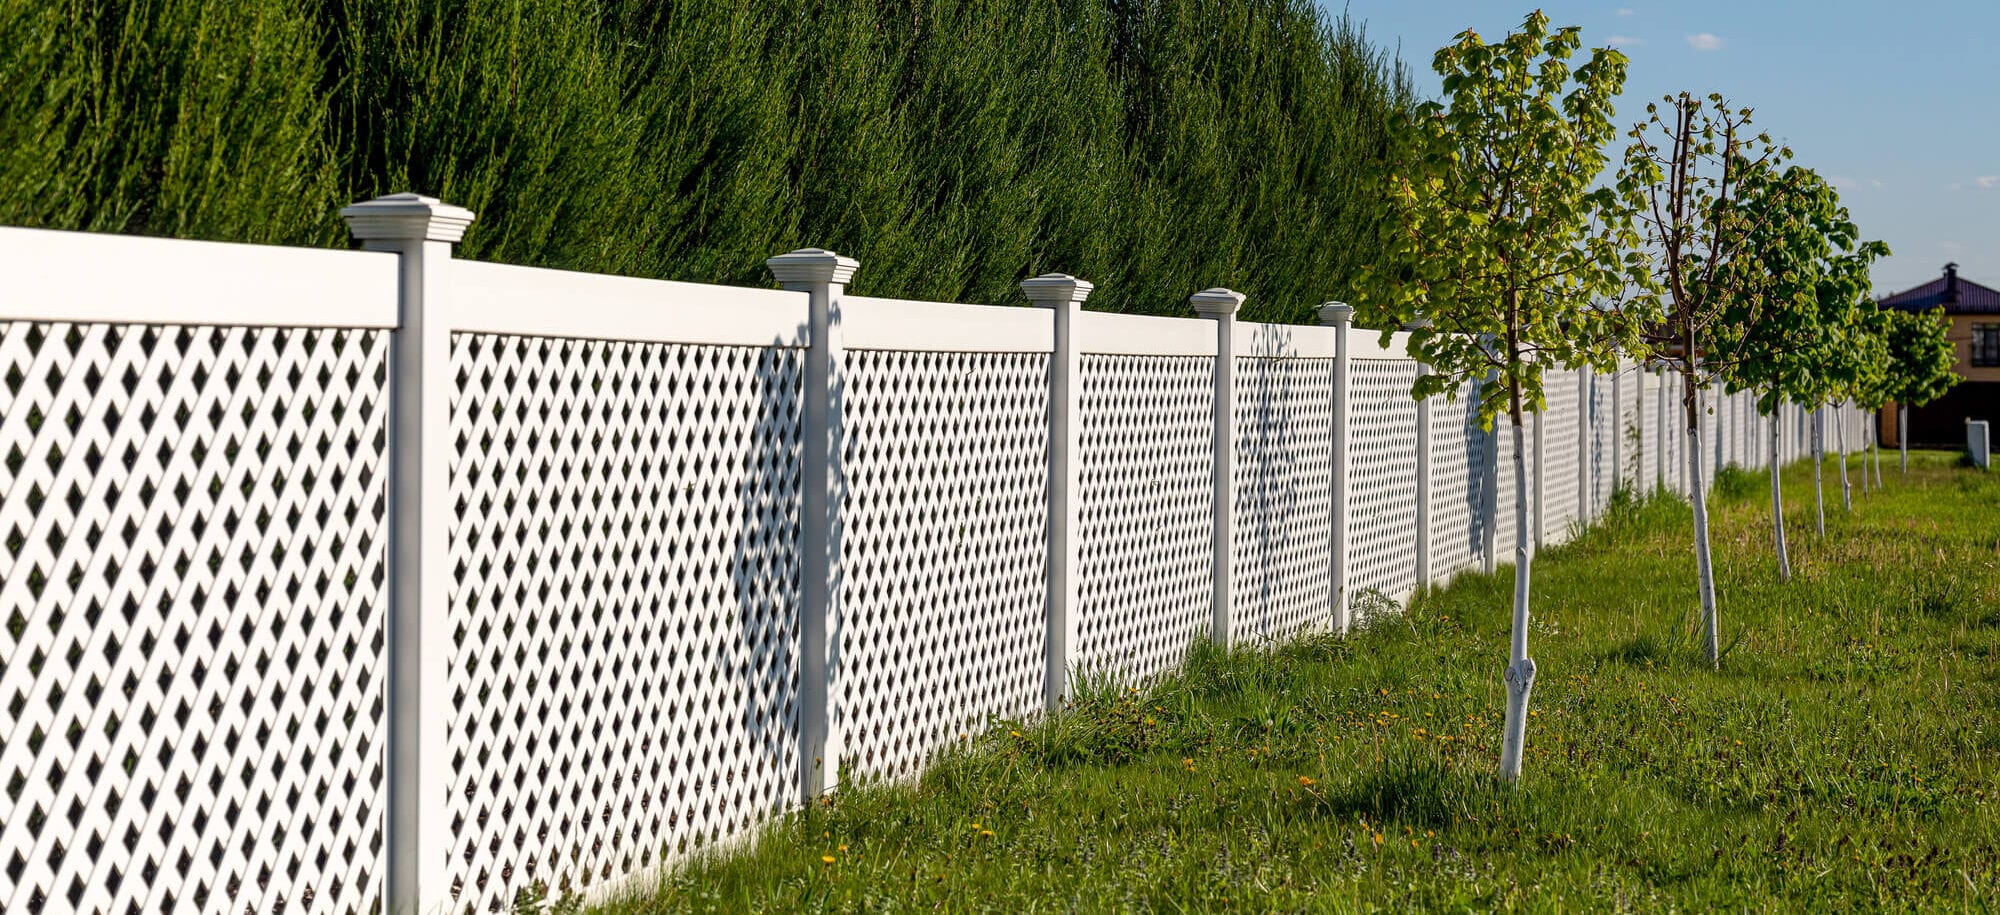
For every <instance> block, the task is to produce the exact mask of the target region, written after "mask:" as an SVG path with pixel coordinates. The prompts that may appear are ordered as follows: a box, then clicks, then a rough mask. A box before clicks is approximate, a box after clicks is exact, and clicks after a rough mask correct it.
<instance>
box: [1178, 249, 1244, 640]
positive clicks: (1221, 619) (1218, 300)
mask: <svg viewBox="0 0 2000 915" xmlns="http://www.w3.org/2000/svg"><path fill="white" fill-rule="evenodd" d="M1188 304H1189V305H1192V306H1194V310H1195V313H1196V314H1199V315H1201V316H1202V317H1205V318H1214V319H1215V507H1214V509H1215V510H1214V517H1215V533H1214V540H1215V544H1214V546H1215V576H1214V579H1215V596H1214V598H1213V600H1214V608H1213V609H1214V613H1215V619H1214V622H1213V624H1212V627H1211V630H1210V633H1209V636H1210V638H1212V639H1214V640H1215V643H1216V644H1217V645H1220V646H1222V647H1224V648H1227V647H1229V637H1230V631H1229V629H1230V619H1229V615H1230V614H1229V573H1230V556H1231V555H1232V553H1233V550H1232V542H1233V541H1234V540H1235V539H1236V538H1235V530H1236V525H1235V523H1234V518H1235V514H1236V334H1235V330H1236V310H1237V309H1238V308H1241V307H1243V294H1242V293H1240V292H1234V291H1231V290H1228V289H1220V288H1216V289H1204V290H1202V291H1200V292H1197V293H1195V294H1194V295H1192V296H1189V297H1188Z"/></svg>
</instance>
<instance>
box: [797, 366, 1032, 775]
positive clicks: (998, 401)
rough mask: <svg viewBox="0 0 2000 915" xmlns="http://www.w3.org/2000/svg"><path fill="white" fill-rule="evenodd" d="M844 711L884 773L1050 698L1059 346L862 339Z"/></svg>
mask: <svg viewBox="0 0 2000 915" xmlns="http://www.w3.org/2000/svg"><path fill="white" fill-rule="evenodd" d="M848 365H849V370H848V376H847V377H848V388H847V395H846V399H845V404H844V413H843V416H844V417H845V428H846V434H847V479H848V488H847V502H846V505H845V507H844V509H843V510H844V512H845V516H844V517H845V522H844V523H845V525H846V527H845V533H844V534H843V541H842V547H841V556H842V563H843V568H844V574H845V578H844V580H843V584H842V591H841V606H842V608H843V609H842V612H843V614H844V619H843V620H842V624H841V625H842V628H841V635H840V638H841V662H840V673H839V690H838V696H839V699H838V712H837V714H838V715H839V716H840V718H839V720H840V727H841V733H842V735H843V740H844V742H845V747H846V753H847V754H848V756H849V757H850V758H851V759H852V760H853V761H854V762H855V764H856V765H857V766H858V769H857V771H858V772H860V773H863V774H870V775H896V774H904V773H910V772H914V771H916V770H917V768H918V767H920V766H921V765H922V764H923V762H924V760H925V759H926V758H927V757H928V756H929V755H930V754H931V753H932V752H933V751H935V750H937V749H939V748H941V747H944V746H946V745H948V744H950V743H952V742H954V741H957V740H959V739H960V737H961V735H964V734H969V733H971V732H974V731H978V730H981V729H982V728H983V727H984V725H985V722H986V721H987V720H988V719H989V718H990V717H993V716H1008V717H1012V716H1020V715H1025V714H1028V713H1029V712H1031V711H1033V710H1035V709H1039V708H1040V707H1041V703H1042V695H1043V679H1044V664H1045V659H1044V656H1043V647H1042V646H1043V642H1044V635H1045V632H1044V629H1045V625H1046V622H1045V617H1046V604H1047V594H1046V590H1045V589H1046V583H1045V574H1046V572H1045V570H1046V569H1047V555H1048V535H1047V529H1048V503H1047V494H1048V415H1049V414H1048V410H1049V406H1048V394H1049V392H1048V388H1049V384H1048V372H1049V360H1048V356H1047V355H1046V354H992V353H911V352H890V351H874V352H854V353H850V354H849V355H848Z"/></svg>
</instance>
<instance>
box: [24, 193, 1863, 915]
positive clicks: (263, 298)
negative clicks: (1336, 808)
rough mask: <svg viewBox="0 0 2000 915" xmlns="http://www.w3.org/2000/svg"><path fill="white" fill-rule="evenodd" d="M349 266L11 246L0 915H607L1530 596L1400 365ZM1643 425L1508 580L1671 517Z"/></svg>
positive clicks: (359, 259)
mask: <svg viewBox="0 0 2000 915" xmlns="http://www.w3.org/2000/svg"><path fill="white" fill-rule="evenodd" d="M349 216H350V222H351V224H352V225H353V227H354V230H355V234H356V235H357V236H358V237H361V238H362V239H364V240H365V241H366V243H367V245H368V246H369V247H370V248H372V249H375V250H369V251H354V252H338V251H305V250H292V249H282V248H269V247H250V246H239V245H216V244H206V243H197V242H181V241H164V240H147V239H131V238H116V237H105V236H92V235H82V234H70V233H58V232H42V231H30V230H17V229H0V377H4V380H5V384H4V387H0V458H4V463H0V534H4V536H5V538H6V550H5V551H4V553H0V620H4V621H5V627H4V629H0V781H4V783H5V785H6V791H5V792H4V793H0V910H5V911H9V912H15V911H19V912H37V913H39V912H86V911H88V912H99V911H105V912H110V911H117V912H126V911H141V912H152V911H165V910H169V909H179V910H190V911H220V910H225V909H227V910H234V911H246V910H247V911H279V910H285V911H293V910H296V911H313V912H319V911H325V912H366V911H375V910H377V909H378V908H380V907H382V906H384V905H385V904H386V905H387V906H388V907H391V908H396V909H398V910H420V911H444V910H450V911H500V910H504V909H506V908H508V907H509V906H510V905H511V904H512V902H513V900H514V899H515V897H516V895H517V894H518V893H519V892H520V891H522V890H523V889H526V888H529V887H531V886H533V885H534V884H535V883H536V882H538V881H540V882H544V883H546V884H547V885H550V886H553V887H558V888H560V887H575V888H579V889H582V890H585V891H589V892H602V891H604V890H606V889H609V888H615V887H618V886H623V885H629V884H630V883H631V881H633V880H635V879H643V878H644V877H645V875H648V874H651V873H654V872H656V871H657V870H658V869H659V868H660V867H662V866H665V865H667V864H669V863H670V862H672V861H673V860H675V859H676V858H677V857H678V856H680V855H683V854H685V853H686V852H687V851H689V850H691V849H695V848H699V847H704V846H709V845H713V844H715V843H719V842H725V841H729V840H732V839H734V838H737V837H741V836H743V835H745V834H746V833H747V832H748V831H749V830H750V829H752V828H753V827H754V826H756V825H757V824H759V823H761V822H763V821H765V820H767V819H768V818H770V817H771V816H773V815H776V814H779V813H782V812H784V811H787V810H791V809H795V808H796V807H798V806H799V805H800V804H801V803H804V802H807V801H808V800H810V799H811V798H813V797H815V796H817V795H818V794H819V793H820V792H822V791H825V790H829V789H831V788H833V787H834V786H836V785H837V784H838V782H839V779H840V778H841V776H842V774H843V770H845V771H847V772H852V773H855V774H857V775H861V776H890V777H900V776H907V775H909V774H911V773H914V772H917V771H919V770H920V769H921V767H922V766H923V764H924V762H925V760H926V759H927V758H929V757H930V756H931V754H933V753H934V752H936V751H937V750H938V749H940V748H942V747H946V746H949V745H951V744H952V743H954V742H956V741H958V740H961V739H962V738H964V737H965V736H966V735H968V734H971V733H973V732H974V731H975V730H978V729H980V728H983V727H985V726H986V724H987V723H988V722H989V721H990V720H991V719H992V718H994V717H996V716H997V717H1009V718H1018V717H1027V716H1032V715H1034V714H1037V713H1039V712H1041V711H1043V710H1045V709H1047V708H1049V707H1050V706H1051V705H1052V704H1058V703H1060V702H1061V701H1062V698H1063V697H1064V696H1065V695H1067V694H1068V691H1069V690H1070V689H1071V688H1072V684H1071V682H1070V679H1071V677H1072V676H1074V675H1076V674H1078V673H1084V674H1091V675H1102V676H1108V677H1110V678H1112V679H1114V680H1116V681H1119V682H1135V681H1138V680H1143V679H1145V678H1149V677H1154V676H1158V675H1159V674H1161V673H1163V672H1165V671H1169V670H1171V669H1173V668H1174V667H1176V666H1177V665H1178V664H1179V663H1180V662H1181V660H1182V658H1183V657H1184V656H1185V655H1186V653H1187V651H1188V649H1189V647H1190V646H1191V645H1192V644H1193V643H1194V642H1195V640H1197V639H1199V638H1203V637H1211V638H1217V639H1221V640H1229V641H1238V642H1244V641H1247V642H1251V643H1256V642H1260V641H1262V640H1266V639H1280V638H1284V637H1287V636H1290V635H1293V634H1295V633H1298V632H1301V631H1306V630H1313V629H1336V628H1339V627H1340V626H1342V625H1344V623H1345V622H1346V619H1347V617H1346V606H1347V604H1346V601H1347V599H1348V598H1350V597H1352V596H1354V595H1357V594H1361V593H1364V592H1379V593H1381V594H1383V595H1387V596H1388V597H1390V598H1393V599H1397V600H1401V599H1403V598H1405V597H1406V596H1407V595H1409V594H1410V593H1411V592H1412V591H1413V590H1415V589H1416V588H1418V587H1419V585H1420V584H1422V583H1441V582H1444V581H1446V580H1448V579H1449V578H1451V577H1452V576H1453V575H1455V574H1458V573H1459V572H1462V571H1464V570H1466V569H1479V568H1492V567H1494V566H1495V565H1496V564H1497V563H1501V562H1505V561H1508V560H1510V559H1511V555H1512V554H1511V549H1512V540H1513V536H1514V529H1513V525H1512V524H1511V523H1510V519H1511V518H1512V517H1513V513H1514V512H1516V511H1520V510H1522V507H1521V506H1517V505H1516V504H1515V498H1514V489H1513V486H1512V480H1511V474H1512V472H1513V471H1512V462H1511V452H1510V450H1509V449H1511V448H1512V447H1513V446H1512V444H1511V439H1510V436H1508V435H1505V434H1495V432H1489V431H1486V430H1482V429H1480V428H1478V427H1477V426H1476V424H1474V423H1473V422H1472V415H1473V414H1472V406H1471V405H1472V402H1473V400H1474V397H1475V395H1476V394H1477V387H1478V386H1477V385H1476V384H1467V385H1465V386H1464V387H1463V388H1461V389H1460V391H1459V396H1458V397H1456V398H1454V399H1443V398H1438V399H1433V400H1431V401H1427V402H1423V403H1418V402H1415V401H1413V400H1411V399H1410V396H1409V390H1410V386H1411V384H1412V382H1414V381H1415V380H1416V379H1417V377H1418V376H1419V374H1420V373H1421V372H1422V371H1423V367H1422V366H1420V365H1418V364H1417V363H1416V362H1413V361H1412V360H1410V359H1409V358H1408V357H1407V355H1406V354H1405V352H1404V346H1405V343H1406V340H1405V338H1403V337H1402V336H1401V335H1395V336H1394V338H1393V339H1392V340H1391V341H1390V342H1389V345H1387V346H1386V347H1385V346H1381V345H1379V344H1378V336H1377V334H1376V333H1374V332H1372V331H1359V330H1354V331H1350V330H1348V329H1347V328H1346V327H1345V326H1344V324H1341V323H1336V324H1335V326H1330V327H1287V326H1276V325H1258V324H1248V323H1239V322H1237V321H1236V320H1235V318H1234V308H1235V303H1236V302H1238V301H1240V297H1234V298H1232V297H1233V296H1234V294H1233V293H1227V292H1226V291H1222V290H1210V291H1208V292H1205V293H1202V294H1201V296H1199V297H1198V301H1199V302H1200V303H1201V305H1202V308H1203V309H1204V313H1205V314H1206V315H1207V318H1205V319H1169V318H1157V317H1135V316H1126V315H1110V314H1096V313H1089V312H1082V311H1080V310H1079V306H1080V303H1081V302H1082V300H1083V297H1084V296H1085V295H1087V293H1088V290H1089V286H1088V284H1086V283H1081V282H1080V281H1075V280H1072V279H1069V278H1066V277H1047V278H1039V279H1037V280H1036V281H1033V282H1032V283H1030V284H1028V287H1029V292H1030V295H1031V296H1033V297H1036V299H1037V301H1038V303H1039V304H1043V305H1046V306H1050V307H1047V308H1037V309H1028V308H998V307H980V306H971V305H947V304H939V303H927V302H903V301H895V300H887V299H869V298H862V297H858V296H847V295H845V294H844V288H845V283H846V281H847V279H848V277H849V276H850V275H851V274H852V273H853V271H854V269H855V267H856V265H855V264H854V263H853V262H852V261H848V260H845V259H842V258H839V257H837V256H835V255H832V254H829V253H827V252H821V251H802V252H794V253H793V254H790V255H785V256H782V257H779V258H775V259H774V260H773V261H772V267H773V272H774V273H775V274H776V275H777V276H778V278H779V280H780V281H781V283H782V284H783V285H785V286H786V287H787V289H786V290H785V291H774V290H758V289H739V288H728V287H718V286H703V285H693V284H686V283H672V282H660V281H650V280H635V279H625V278H617V277H605V276H593V275H584V274H575V273H565V272H560V271H550V270H535V269H527V268H519V267H506V266H498V265H492V264H480V263H468V262H462V261H455V260H452V259H451V257H450V253H451V247H450V246H451V243H452V242H455V241H456V240H457V237H458V235H459V234H460V233H461V232H462V231H463V229H464V226H465V225H466V224H467V222H469V221H470V219H471V214H469V213H465V212H464V211H462V210H457V209H455V208H452V207H448V206H444V205H441V204H438V203H437V202H436V201H431V200H427V199H424V198H417V197H412V196H399V197H396V198H386V199H385V200H382V201H375V202H371V203H370V204H364V205H360V206H357V207H355V208H353V209H352V210H350V211H349ZM1327 313H1328V314H1329V315H1330V316H1331V317H1330V320H1332V321H1335V322H1344V320H1345V318H1344V314H1345V313H1346V310H1345V309H1342V308H1335V309H1329V310H1328V312H1327ZM1343 348H1345V352H1343V351H1342V350H1343ZM1671 387H1672V386H1671V385H1670V384H1668V383H1666V380H1665V379H1662V378H1661V377H1660V376H1659V374H1658V373H1657V372H1656V371H1654V370H1652V369H1649V368H1642V367H1638V366H1631V367H1628V368H1626V369H1625V370H1623V371H1620V372H1618V373H1616V374H1615V375H1605V376H1591V375H1589V374H1587V373H1569V372H1556V373H1551V375H1550V376H1549V383H1548V397H1547V401H1548V409H1547V411H1546V412H1545V413H1544V414H1543V415H1540V416H1537V417H1535V418H1534V421H1533V426H1532V432H1531V435H1530V436H1529V439H1528V440H1529V447H1530V448H1531V449H1532V452H1531V453H1530V454H1527V455H1524V457H1525V458H1526V459H1527V463H1528V466H1529V469H1530V474H1531V479H1530V481H1529V482H1530V485H1531V487H1532V491H1533V492H1535V493H1538V494H1539V503H1540V505H1541V514H1540V516H1539V517H1538V518H1535V519H1531V524H1530V527H1531V531H1532V533H1533V536H1534V537H1535V539H1536V541H1537V543H1536V544H1531V547H1532V546H1535V545H1549V544H1554V543H1558V542H1560V541H1562V540H1563V539H1565V538H1566V537H1568V536H1569V535H1571V534H1572V533H1573V532H1574V531H1575V530H1577V529H1578V528H1579V526H1580V525H1582V524H1584V523H1587V522H1589V521H1590V520H1592V519H1594V518H1596V517H1598V516H1599V515H1601V514H1602V513H1603V512H1604V511H1605V509H1606V507H1607V506H1608V505H1609V504H1610V501H1611V497H1612V493H1613V491H1614V488H1616V487H1620V486H1622V487H1628V488H1633V489H1651V488H1653V487H1655V486H1664V487H1666V488H1668V489H1672V490H1676V491H1679V490H1681V489H1683V488H1684V486H1685V474H1684V472H1683V470H1682V469H1681V464H1680V463H1678V457H1677V455H1680V454H1684V451H1682V450H1680V449H1684V448H1685V447H1686V445H1685V435H1684V434H1681V433H1679V432H1674V431H1670V430H1674V429H1675V428H1676V426H1677V425H1678V424H1677V422H1675V419H1674V418H1675V417H1676V416H1678V413H1677V412H1675V410H1676V404H1677V403H1678V397H1677V394H1676V392H1674V391H1673V390H1671ZM1343 391H1344V392H1345V395H1344V398H1343V396H1342V394H1341V392H1343ZM1707 403H1708V404H1709V405H1710V407H1711V408H1712V409H1713V411H1714V412H1712V413H1711V414H1709V416H1708V419H1707V422H1706V424H1705V426H1706V428H1705V429H1704V433H1705V434H1706V435H1707V436H1709V437H1708V438H1707V439H1705V441H1704V443H1703V447H1704V450H1705V451H1707V452H1708V454H1707V455H1705V460H1706V462H1707V463H1708V464H1709V465H1710V469H1711V470H1712V468H1713V465H1715V464H1716V463H1718V462H1719V463H1725V464H1727V463H1735V464H1743V465H1751V466H1760V465H1761V464H1762V462H1763V459H1764V458H1763V456H1764V448H1765V447H1766V443H1767V442H1768V437H1767V436H1768V434H1769V429H1770V426H1769V425H1767V424H1768V423H1770V422H1772V420H1771V419H1770V418H1768V417H1762V416H1759V415H1757V414H1756V412H1755V406H1754V403H1753V398H1752V397H1751V396H1750V395H1748V394H1732V395H1718V394H1716V393H1714V392H1711V393H1710V394H1709V395H1708V398H1707ZM1777 421H1778V422H1779V424H1780V431H1781V433H1782V443H1783V445H1784V448H1785V451H1784V456H1785V458H1786V459H1792V458H1796V457H1801V456H1804V454H1805V452H1804V450H1803V449H1804V447H1805V445H1806V443H1807V442H1808V436H1807V433H1808V432H1809V418H1808V417H1807V415H1806V413H1805V411H1802V410H1800V409H1797V408H1795V407H1787V408H1786V409H1785V410H1783V411H1781V413H1780V416H1779V417H1778V420H1777ZM1862 421H1863V415H1862V414H1860V413H1859V412H1852V413H1851V414H1850V415H1849V416H1848V417H1847V422H1846V426H1845V428H1846V430H1847V431H1848V433H1849V434H1848V435H1847V439H1848V441H1846V442H1844V443H1836V444H1839V445H1840V446H1841V447H1845V448H1850V449H1851V448H1854V447H1858V445H1859V441H1860V438H1859V432H1858V430H1859V428H1860V423H1861V422H1862ZM1496 431H1497V432H1499V433H1505V432H1506V430H1505V429H1504V427H1503V428H1501V429H1499V430H1496ZM1223 468H1227V471H1226V473H1223V474H1222V479H1221V482H1220V485H1218V481H1217V477H1218V472H1219V471H1220V470H1221V469H1223ZM1218 497H1220V498H1218ZM1218 531H1219V532H1220V533H1221V536H1218ZM1343 544H1344V546H1345V548H1344V549H1341V548H1340V546H1341V545H1343ZM1218 592H1221V593H1223V594H1225V595H1226V599H1225V600H1224V601H1222V602H1221V604H1220V605H1218V601H1217V594H1218Z"/></svg>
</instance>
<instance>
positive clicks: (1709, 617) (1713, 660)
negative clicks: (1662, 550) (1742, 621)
mask: <svg viewBox="0 0 2000 915" xmlns="http://www.w3.org/2000/svg"><path fill="white" fill-rule="evenodd" d="M1684 384H1685V386H1686V390H1685V391H1684V392H1683V394H1682V396H1683V397H1684V398H1686V400H1685V401H1684V404H1685V406H1686V410H1687V441H1688V449H1687V473H1688V504H1690V505H1693V506H1694V567H1695V574H1696V575H1697V576H1699V578H1700V585H1701V625H1702V635H1703V639H1704V641H1706V642H1707V647H1708V664H1709V666H1710V667H1721V666H1722V654H1721V652H1722V644H1721V642H1720V641H1719V637H1718V634H1717V629H1718V622H1717V620H1716V608H1715V565H1714V563H1713V562H1712V561H1711V557H1710V555H1709V552H1708V500H1707V499H1706V498H1704V494H1703V492H1702V481H1701V392H1700V390H1698V389H1696V388H1695V387H1694V383H1693V381H1692V380H1691V379H1690V380H1688V381H1687V382H1685V383H1684Z"/></svg>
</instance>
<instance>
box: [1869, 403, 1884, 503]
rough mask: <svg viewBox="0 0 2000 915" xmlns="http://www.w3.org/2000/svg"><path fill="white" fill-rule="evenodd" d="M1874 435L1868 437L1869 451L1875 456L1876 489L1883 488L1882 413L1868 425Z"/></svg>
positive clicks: (1876, 413)
mask: <svg viewBox="0 0 2000 915" xmlns="http://www.w3.org/2000/svg"><path fill="white" fill-rule="evenodd" d="M1868 430H1869V431H1870V432H1871V433H1873V434H1872V435H1870V436H1868V450H1869V451H1872V452H1874V454H1875V488H1876V489H1881V488H1882V412H1881V411H1880V410H1877V411H1876V412H1875V420H1874V421H1873V422H1871V423H1869V424H1868Z"/></svg>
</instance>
